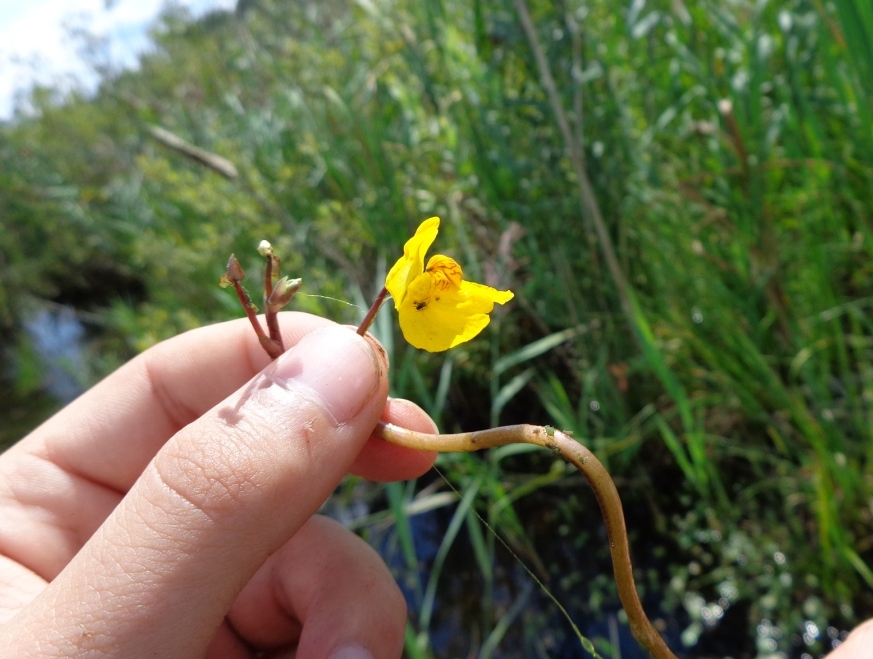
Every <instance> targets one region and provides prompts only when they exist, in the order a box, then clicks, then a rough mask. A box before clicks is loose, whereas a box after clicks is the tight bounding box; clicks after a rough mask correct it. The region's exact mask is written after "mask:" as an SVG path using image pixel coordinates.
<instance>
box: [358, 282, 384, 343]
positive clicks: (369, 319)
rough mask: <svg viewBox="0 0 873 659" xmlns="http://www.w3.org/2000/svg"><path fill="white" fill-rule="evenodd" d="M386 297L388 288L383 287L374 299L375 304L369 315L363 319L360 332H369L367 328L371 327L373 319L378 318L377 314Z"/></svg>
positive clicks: (362, 333) (361, 333)
mask: <svg viewBox="0 0 873 659" xmlns="http://www.w3.org/2000/svg"><path fill="white" fill-rule="evenodd" d="M386 297H388V289H387V288H383V289H382V290H381V291H379V295H377V296H376V299H375V300H373V306H371V307H370V310H369V311H368V312H367V315H366V316H364V320H362V321H361V324H360V326H359V327H358V334H360V335H361V336H364V334H366V333H367V330H368V329H370V325H372V324H373V321H374V320H375V319H376V314H377V313H379V309H380V308H381V307H382V304H383V303H384V302H385V298H386Z"/></svg>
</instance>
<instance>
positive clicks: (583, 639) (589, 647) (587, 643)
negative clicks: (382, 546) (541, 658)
mask: <svg viewBox="0 0 873 659" xmlns="http://www.w3.org/2000/svg"><path fill="white" fill-rule="evenodd" d="M432 469H433V470H434V471H435V472H436V473H438V474H439V475H440V478H442V479H443V480H444V481H445V482H446V485H448V486H449V488H451V490H452V491H453V492H454V493H455V494H457V495H458V498H461V493H460V492H458V489H457V488H456V487H455V486H454V485H452V482H451V481H450V480H449V479H448V478H446V477H445V474H443V472H442V471H440V470H439V468H438V467H437V466H436V465H434V466H433V467H432ZM470 510H471V511H472V513H473V514H474V515H475V516H476V517H477V518H479V521H480V522H481V523H482V525H483V526H484V527H485V528H486V529H488V531H489V532H490V533H491V535H493V536H494V537H495V538H497V541H498V542H499V543H500V544H501V545H503V548H504V549H506V551H508V552H509V553H510V555H511V556H512V557H513V558H514V559H515V560H516V562H517V563H518V564H519V565H521V567H522V569H523V570H524V571H525V572H527V573H528V576H530V578H531V579H533V581H534V583H536V585H537V586H539V587H540V590H542V591H543V593H545V595H546V597H548V598H549V599H550V600H551V601H552V603H553V604H554V605H555V606H556V607H558V611H560V612H561V615H563V616H564V618H565V619H566V620H567V622H568V623H570V627H572V628H573V633H575V634H576V637H577V638H578V639H579V644H580V645H581V646H582V647H583V648H584V649H585V650H586V651H587V652H588V653H589V654H591V656H593V657H594V659H603V657H601V656H600V654H598V652H597V648H595V647H594V644H593V643H592V642H591V639H589V638H588V637H587V636H585V635H584V634H583V633H582V632H581V630H580V629H579V627H577V626H576V623H575V622H574V621H573V618H572V617H571V616H570V612H569V611H567V609H566V608H564V605H563V604H561V602H560V600H558V598H557V597H555V595H554V593H552V591H551V590H549V589H548V587H546V584H544V583H543V582H542V581H540V579H539V577H537V575H536V574H534V572H533V570H531V569H530V568H529V567H528V566H527V563H525V562H524V561H523V560H522V558H521V557H520V556H519V555H518V554H516V553H515V552H514V551H513V550H512V547H510V546H509V543H507V542H506V540H504V539H503V536H501V535H500V534H499V533H497V531H495V530H494V528H493V527H492V526H491V525H490V524H489V523H488V522H486V521H485V519H484V518H483V517H482V515H480V514H479V513H478V512H476V510H475V509H473V508H470Z"/></svg>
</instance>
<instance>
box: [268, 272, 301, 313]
mask: <svg viewBox="0 0 873 659" xmlns="http://www.w3.org/2000/svg"><path fill="white" fill-rule="evenodd" d="M302 283H303V280H302V279H288V277H282V278H281V279H280V280H279V281H277V282H276V285H275V286H273V292H272V293H271V294H270V297H269V299H268V300H267V311H269V312H270V313H276V312H277V311H279V309H281V308H282V307H284V306H285V305H286V304H288V303H289V302H290V301H291V298H292V297H294V294H295V293H297V291H299V290H300V285H301V284H302Z"/></svg>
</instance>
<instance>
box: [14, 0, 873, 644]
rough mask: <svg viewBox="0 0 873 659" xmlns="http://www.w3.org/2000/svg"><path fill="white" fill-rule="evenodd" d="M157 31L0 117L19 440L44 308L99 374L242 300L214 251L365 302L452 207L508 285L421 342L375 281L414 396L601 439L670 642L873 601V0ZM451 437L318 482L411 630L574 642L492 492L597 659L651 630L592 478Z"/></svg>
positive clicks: (578, 0) (450, 217) (404, 8)
mask: <svg viewBox="0 0 873 659" xmlns="http://www.w3.org/2000/svg"><path fill="white" fill-rule="evenodd" d="M526 16H527V17H528V19H526V18H525V17H526ZM153 40H154V46H153V49H152V50H151V51H150V52H149V53H148V54H146V55H144V56H143V57H142V59H141V61H140V65H139V68H138V69H137V70H135V71H118V70H114V69H113V68H112V67H111V66H108V65H107V64H106V63H105V62H102V63H101V62H96V63H95V65H96V66H98V70H99V71H100V73H101V75H102V84H101V86H100V88H99V90H98V91H97V92H96V93H95V94H85V93H80V94H72V95H70V94H68V95H64V96H62V95H60V94H59V93H58V92H57V91H56V90H53V89H51V88H41V89H36V90H34V91H33V93H32V95H31V96H30V98H29V99H27V102H26V103H25V104H24V105H22V107H21V111H20V112H19V113H18V114H17V116H16V117H15V119H14V120H13V121H11V122H9V123H7V124H6V125H3V126H0V222H2V233H0V323H2V334H3V344H4V346H6V349H5V351H4V353H3V360H4V365H5V368H4V373H5V376H6V381H5V384H4V387H5V388H4V390H3V391H2V392H0V393H2V395H0V406H2V414H3V415H4V418H5V419H8V423H7V424H6V425H5V426H4V428H3V429H2V431H0V432H2V435H3V439H4V441H6V442H9V441H14V440H15V439H17V438H18V437H20V436H21V435H22V434H24V433H25V432H26V431H27V430H28V429H29V428H31V427H33V425H35V423H37V422H38V421H39V419H41V418H43V417H44V416H45V415H46V414H48V413H50V412H51V410H52V409H54V408H55V407H56V405H57V402H56V401H54V400H53V399H52V398H51V397H50V396H48V394H47V393H46V392H45V384H46V383H45V378H44V377H43V374H44V372H45V370H46V366H45V364H44V363H43V361H41V360H42V357H41V355H40V353H39V351H38V350H37V349H36V344H35V342H34V334H33V331H30V332H28V331H24V328H26V327H31V328H32V327H33V323H32V321H33V319H34V318H40V316H39V313H40V312H41V311H43V312H45V311H49V312H53V311H54V310H56V309H57V306H56V305H58V304H60V305H67V306H70V307H72V308H73V309H74V310H75V312H76V314H77V317H78V319H79V320H80V321H81V323H82V324H83V325H84V327H85V328H86V329H87V333H86V335H85V336H86V338H87V343H86V344H85V345H84V347H83V349H84V351H85V355H86V356H87V360H86V363H85V364H82V363H79V362H77V363H78V365H77V366H76V369H75V373H74V375H75V376H76V377H77V378H78V379H79V382H80V384H81V385H82V386H85V385H87V384H89V383H91V382H93V381H94V380H96V379H97V378H99V377H100V376H101V375H103V374H105V373H106V372H108V371H109V370H111V369H112V368H113V367H115V366H117V365H118V364H119V363H121V362H123V361H124V360H126V359H128V358H129V357H130V356H131V355H133V354H135V353H136V352H138V351H141V350H143V349H145V348H147V347H148V346H149V345H152V344H153V343H155V342H156V341H159V340H161V339H163V338H166V337H169V336H172V335H174V334H176V333H178V332H180V331H183V330H186V329H188V328H192V327H197V326H199V325H202V324H204V323H211V322H216V321H220V320H225V319H228V318H231V317H235V316H238V315H239V313H240V312H239V309H238V307H237V306H236V303H235V300H234V298H233V296H232V295H231V294H230V293H228V292H227V291H222V290H220V289H219V288H218V287H217V286H216V281H217V277H218V275H219V274H220V273H221V272H222V270H223V265H224V262H225V260H226V258H227V255H228V254H229V253H230V252H236V253H237V255H239V256H241V257H242V259H243V263H244V265H247V266H248V267H251V268H255V267H257V266H256V265H255V264H256V262H257V261H256V258H257V257H256V255H255V252H254V247H255V246H256V245H257V243H258V241H259V240H261V239H262V238H268V239H270V240H271V241H272V242H273V244H274V245H275V246H276V248H277V252H278V253H280V254H282V255H284V263H285V269H286V271H287V272H290V273H294V274H299V275H301V276H303V277H304V281H305V291H307V292H308V293H311V294H313V295H321V296H327V298H322V297H314V296H313V297H307V296H300V297H298V298H296V300H295V304H296V306H297V308H302V309H304V310H308V311H311V312H313V313H319V314H324V315H327V316H330V317H332V318H335V319H337V320H340V321H346V322H348V321H354V320H355V319H357V318H359V317H360V316H361V315H362V314H363V309H362V308H366V306H368V304H369V301H370V299H371V298H372V296H373V295H374V293H375V292H376V291H378V289H379V288H380V287H381V283H382V279H383V277H384V272H385V269H386V264H387V265H390V263H391V262H392V261H393V259H394V258H396V256H397V254H398V251H399V249H400V245H401V244H402V243H403V241H404V240H405V239H406V238H407V237H408V236H409V235H410V234H411V232H412V231H413V230H414V228H415V227H416V226H417V225H418V223H419V222H420V221H421V220H422V219H424V218H425V217H428V216H431V215H440V216H441V217H442V218H443V231H442V232H441V235H440V238H439V241H440V242H439V246H440V248H441V251H446V252H448V253H450V254H454V255H455V256H456V257H457V258H458V260H459V261H460V262H461V263H463V264H464V266H465V270H466V271H467V272H469V273H470V274H471V275H472V277H473V278H474V279H476V280H479V281H486V282H488V283H490V284H492V285H499V286H501V287H511V288H512V289H513V290H514V291H515V292H516V300H515V301H514V302H513V304H512V305H510V306H509V308H508V309H507V310H506V312H505V313H502V314H498V317H497V318H496V320H495V322H494V323H493V325H492V327H491V328H490V329H489V331H487V332H486V333H485V334H484V335H483V337H482V338H480V339H478V340H476V341H474V342H472V343H470V344H467V345H466V346H464V347H463V348H462V349H459V350H455V351H452V352H450V353H448V354H444V355H436V356H432V355H427V354H424V353H421V352H417V351H415V350H413V349H411V348H410V347H408V346H406V345H404V344H403V343H402V342H401V341H396V342H395V341H394V340H393V338H394V337H395V336H399V335H398V334H397V330H396V327H395V324H394V322H393V321H394V319H393V318H392V317H391V314H390V313H383V314H382V315H381V318H380V321H379V324H378V326H377V328H376V331H377V332H378V333H379V335H380V337H381V338H382V339H383V341H384V342H385V344H386V346H387V347H388V348H389V350H390V351H391V352H392V364H393V370H394V373H393V387H394V393H395V394H397V395H403V396H406V397H409V398H412V399H414V400H416V401H418V402H419V403H420V404H422V405H423V406H424V407H425V408H426V409H428V411H429V412H430V413H431V414H432V415H433V416H434V418H436V419H438V420H439V422H440V424H441V427H442V428H443V429H444V430H446V431H453V430H457V429H474V428H482V427H485V426H488V425H490V424H494V423H497V422H500V423H512V422H534V423H550V424H553V425H556V426H559V427H562V428H567V429H570V430H573V431H574V432H575V434H576V437H577V438H579V440H580V441H584V442H586V443H587V444H588V445H590V446H593V447H594V448H595V449H596V451H597V452H598V454H599V455H601V456H602V458H603V459H604V461H605V462H606V463H607V465H608V466H609V468H610V470H611V471H612V472H613V473H614V475H615V477H616V479H617V481H618V483H619V488H620V490H621V492H622V496H623V498H624V499H625V502H626V508H627V514H628V518H629V526H630V530H631V533H632V542H633V547H634V555H635V564H636V565H637V567H638V569H639V576H640V581H641V584H642V587H643V589H644V599H645V603H646V605H647V608H648V609H649V610H650V612H652V614H653V616H654V617H656V618H658V620H659V621H660V623H661V624H662V625H663V629H664V631H665V634H666V635H667V638H668V641H669V643H670V644H671V646H673V647H674V648H676V650H677V651H679V653H680V654H685V655H687V656H728V655H729V656H734V657H753V656H758V657H771V656H772V657H778V656H783V657H813V656H820V655H821V654H823V653H824V652H825V651H826V650H828V649H830V647H831V646H832V644H833V642H834V641H835V640H839V638H840V636H841V634H844V633H845V630H847V629H849V628H851V626H852V625H854V624H856V623H857V622H858V621H859V620H860V619H863V618H864V617H868V616H871V615H873V593H871V588H873V572H871V567H870V566H871V559H873V532H871V529H873V519H871V517H873V477H871V469H870V468H871V459H873V441H871V433H873V417H871V411H873V410H871V405H873V323H871V320H870V314H869V308H870V306H871V302H873V287H871V274H873V258H871V256H873V114H871V107H873V103H871V101H873V82H871V81H873V9H871V5H870V3H869V2H867V1H866V0H834V1H833V2H824V1H822V0H785V1H784V2H779V3H776V2H771V3H767V2H766V1H753V0H732V1H731V2H723V1H721V0H684V2H683V0H672V1H669V2H668V1H667V0H648V1H647V0H633V2H624V3H620V4H619V3H616V2H613V1H612V0H552V1H546V0H429V1H428V2H416V1H414V0H358V1H357V2H356V3H349V2H342V1H340V0H319V1H317V2H316V1H314V0H312V1H304V0H298V1H295V2H281V1H280V0H240V3H239V6H238V8H237V11H236V12H235V13H216V14H212V15H209V16H206V17H204V18H202V19H200V20H193V19H191V18H190V17H189V16H187V15H186V14H185V13H184V12H182V11H180V10H176V9H170V10H167V11H166V12H165V14H164V15H163V16H162V18H161V20H160V21H159V23H158V24H157V25H156V26H155V28H154V31H153ZM154 127H160V128H163V129H165V130H167V131H170V132H171V133H173V134H174V135H176V136H178V137H180V138H182V139H184V140H186V141H187V142H189V143H191V144H194V145H196V146H198V147H200V148H201V149H204V150H206V151H208V152H211V153H213V154H216V155H219V156H223V157H225V158H227V159H229V160H230V161H231V162H232V164H233V166H234V167H235V170H236V172H237V175H236V176H235V177H232V176H223V175H221V174H220V173H218V172H217V171H215V170H214V169H210V168H208V167H205V166H203V165H201V164H198V163H197V162H194V161H192V160H191V159H190V158H186V157H185V156H184V155H182V154H181V153H180V152H179V151H178V150H175V149H173V148H169V147H168V146H167V145H166V144H165V141H161V140H159V139H156V138H155V133H154ZM228 174H229V173H228ZM329 298H336V299H337V300H341V301H346V302H351V303H353V304H356V305H358V306H357V307H355V306H349V305H348V304H343V303H341V302H337V301H335V300H331V299H329ZM29 323H30V324H29ZM71 363H72V362H71ZM439 467H440V469H441V471H442V473H443V474H445V476H446V478H447V479H448V481H449V482H451V484H452V485H453V487H454V488H455V489H449V487H448V486H447V485H446V482H445V481H443V480H442V479H440V478H439V477H431V476H429V477H427V478H425V479H422V480H421V481H420V482H418V483H400V484H392V485H387V486H384V487H382V486H374V485H371V484H368V483H363V482H360V481H357V480H354V479H351V480H349V481H347V482H346V483H345V484H344V486H343V487H342V488H341V490H340V491H339V492H338V493H337V495H336V496H335V497H334V498H333V500H332V501H331V502H330V503H329V505H328V510H329V511H330V512H331V513H332V514H334V515H336V516H338V517H340V518H341V519H343V520H345V521H346V522H347V523H349V524H350V525H351V526H353V527H354V528H356V529H358V530H360V532H361V533H362V534H363V535H364V536H365V537H367V538H369V539H370V541H371V542H372V543H373V544H374V546H376V547H377V548H379V549H380V551H382V553H383V555H384V556H385V557H386V560H387V561H388V563H389V565H391V567H392V568H393V569H394V570H395V572H396V574H397V576H398V580H399V582H400V583H401V586H402V587H403V588H404V590H405V592H406V593H407V597H408V600H409V603H410V609H411V616H410V623H409V631H408V637H407V652H408V655H409V656H411V657H458V656H479V657H488V656H500V657H533V656H549V657H575V656H583V655H584V652H583V651H582V650H581V648H580V646H579V642H578V640H576V639H574V637H573V636H572V633H571V632H570V629H569V625H568V624H567V623H566V621H564V620H563V619H562V618H561V616H560V614H559V613H558V611H557V610H556V608H555V607H554V606H553V605H552V604H551V603H549V602H548V600H547V599H546V598H545V597H544V596H543V595H542V593H541V592H540V591H539V590H538V588H536V587H535V586H533V585H532V582H531V580H530V578H529V577H528V576H527V575H526V574H525V573H524V572H523V571H522V570H521V568H520V567H519V565H518V563H517V561H516V560H515V559H514V558H512V557H511V556H510V555H509V554H508V552H507V549H506V547H505V546H504V545H502V544H501V543H500V542H498V541H497V540H495V538H494V536H493V535H492V534H491V533H490V531H489V530H488V529H487V528H485V525H484V522H486V521H487V523H488V524H489V525H491V526H493V527H495V528H496V529H497V531H498V532H499V533H500V534H501V535H502V536H503V537H504V538H506V543H507V545H508V546H509V547H511V548H512V550H513V551H514V552H515V553H516V554H517V555H518V556H520V557H521V558H522V560H524V561H525V562H526V563H527V564H528V565H530V566H531V569H532V570H533V571H534V572H535V573H536V574H537V575H538V576H539V578H540V579H542V580H543V581H544V582H546V583H547V584H548V586H549V588H550V590H551V591H552V592H553V593H554V594H555V596H556V597H557V598H558V599H560V600H561V601H562V602H563V603H564V604H565V606H566V607H567V609H568V610H569V611H570V613H571V615H572V616H573V617H574V619H575V620H576V621H577V622H578V624H579V625H580V627H581V628H582V630H583V632H584V633H586V635H587V636H589V637H590V638H591V639H592V640H593V641H594V643H595V646H596V647H597V648H598V649H599V651H600V652H601V653H602V654H604V655H606V656H619V654H620V655H621V656H624V657H634V656H641V654H640V653H639V650H638V648H636V646H635V644H634V642H633V641H632V639H630V636H629V635H628V633H627V631H626V628H625V624H624V622H623V618H622V616H621V614H620V612H619V608H618V605H617V599H616V596H615V592H614V587H613V585H612V584H611V583H610V566H609V563H608V558H607V555H606V552H605V540H604V534H603V531H602V526H601V523H600V521H599V516H598V514H597V512H596V506H595V503H594V501H593V498H592V497H591V496H590V494H589V493H588V492H587V490H586V488H585V487H584V485H583V484H582V483H581V481H580V479H579V477H578V476H577V475H575V474H574V473H572V472H570V471H568V470H567V469H565V468H564V466H563V465H562V464H561V463H559V462H555V461H554V459H553V456H550V455H541V454H540V453H531V452H526V451H523V450H519V449H517V448H513V449H510V448H508V447H507V448H505V449H500V450H494V451H492V452H491V453H490V454H487V455H474V456H467V455H464V456H455V455H450V456H443V457H442V458H441V460H440V462H439Z"/></svg>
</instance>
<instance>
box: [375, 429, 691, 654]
mask: <svg viewBox="0 0 873 659" xmlns="http://www.w3.org/2000/svg"><path fill="white" fill-rule="evenodd" d="M373 435H374V436H376V437H380V438H382V439H384V440H385V441H387V442H391V443H392V444H397V445H399V446H405V447H407V448H412V449H416V450H420V451H438V452H441V453H444V452H449V451H454V452H468V451H478V450H480V449H484V448H492V447H494V446H503V445H505V444H534V445H536V446H542V447H543V448H547V449H549V450H551V451H554V452H557V453H560V455H561V457H562V458H564V459H565V460H566V461H567V462H569V463H570V464H572V465H573V466H574V467H576V469H578V470H579V472H580V473H581V474H582V475H583V476H584V477H585V479H586V480H587V481H588V484H589V485H590V486H591V489H592V490H594V496H595V497H597V503H598V504H599V506H600V512H601V513H602V514H603V522H604V524H605V525H606V532H607V535H608V536H609V552H610V555H611V556H612V566H613V570H614V572H615V583H616V586H617V587H618V596H619V598H620V599H621V603H622V606H623V607H624V610H625V612H626V613H627V617H628V621H629V622H630V627H631V632H633V635H634V638H636V639H637V641H639V643H640V645H642V646H643V647H645V648H646V649H647V650H648V651H649V653H650V654H651V655H652V656H653V657H654V658H655V659H676V655H674V654H673V652H671V650H670V648H668V647H667V644H666V643H665V642H664V639H663V638H661V635H660V634H659V633H658V632H657V630H656V629H655V627H654V626H653V625H652V623H651V621H650V620H649V618H648V616H647V615H646V612H645V611H644V610H643V605H642V603H641V602H640V598H639V595H637V588H636V584H635V583H634V576H633V567H632V566H631V559H630V545H629V542H628V537H627V528H626V527H625V523H624V512H623V510H622V506H621V498H620V497H619V495H618V490H617V489H616V487H615V483H614V482H613V480H612V478H611V477H610V475H609V472H607V471H606V468H605V467H604V466H603V464H602V463H601V462H600V460H598V459H597V457H595V455H594V454H593V453H592V452H591V451H589V450H588V448H586V447H585V446H584V445H582V444H580V443H579V442H577V441H576V440H574V439H573V438H572V437H570V436H569V435H567V434H565V433H563V432H561V431H560V430H554V429H552V428H548V427H543V426H531V425H517V426H502V427H500V428H490V429H488V430H479V431H476V432H467V433H458V434H454V435H428V434H425V433H421V432H415V431H413V430H407V429H406V428H401V427H400V426H395V425H394V424H391V423H385V422H384V421H380V422H379V423H378V425H377V426H376V429H375V430H374V431H373Z"/></svg>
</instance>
